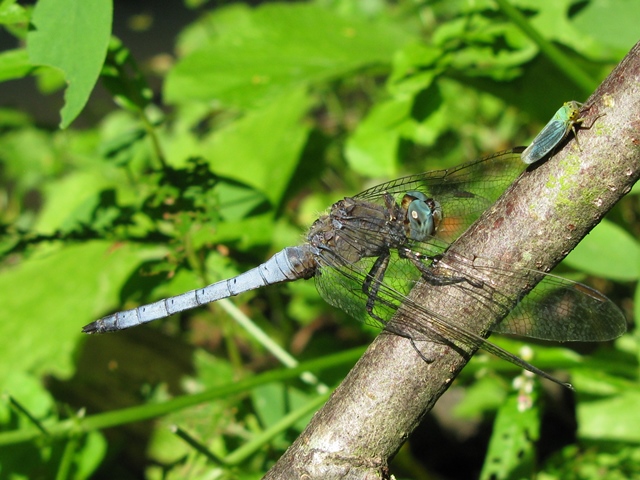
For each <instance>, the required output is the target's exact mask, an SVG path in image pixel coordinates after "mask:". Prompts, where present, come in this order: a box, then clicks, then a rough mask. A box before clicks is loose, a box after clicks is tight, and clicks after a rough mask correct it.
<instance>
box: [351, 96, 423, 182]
mask: <svg viewBox="0 0 640 480" xmlns="http://www.w3.org/2000/svg"><path fill="white" fill-rule="evenodd" d="M412 104H413V99H412V98H404V99H402V100H389V101H387V102H384V103H380V104H378V105H376V106H374V107H373V109H372V111H371V112H369V115H368V116H367V118H366V119H365V120H364V121H363V122H362V123H360V125H359V126H358V128H357V130H356V131H355V133H354V134H353V135H352V136H351V138H350V139H349V141H348V143H347V147H346V155H347V161H348V162H349V166H350V167H351V168H352V169H353V170H355V171H356V172H358V173H360V174H363V175H367V176H369V177H381V176H391V175H393V174H395V173H396V171H397V157H398V146H399V143H400V138H401V137H400V133H401V130H402V127H403V126H404V124H405V122H407V121H408V117H409V114H410V112H411V107H412Z"/></svg>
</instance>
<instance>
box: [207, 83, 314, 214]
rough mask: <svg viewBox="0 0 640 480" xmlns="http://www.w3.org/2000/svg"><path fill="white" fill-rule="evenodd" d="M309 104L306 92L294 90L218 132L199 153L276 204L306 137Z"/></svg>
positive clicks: (219, 171) (216, 168) (220, 172)
mask: <svg viewBox="0 0 640 480" xmlns="http://www.w3.org/2000/svg"><path fill="white" fill-rule="evenodd" d="M309 105H310V103H309V98H308V97H307V96H306V94H305V92H304V91H303V90H302V89H294V90H293V91H291V92H289V93H287V94H285V95H282V97H281V98H280V101H279V102H274V103H272V104H270V105H268V106H266V107H265V108H262V109H256V110H253V111H252V112H251V113H249V114H247V115H246V116H245V117H243V118H241V119H240V120H238V121H236V122H234V123H232V124H230V125H229V126H228V127H226V128H224V129H222V130H218V131H216V132H213V133H212V134H211V135H210V136H209V137H208V138H207V139H205V140H204V141H203V142H202V147H201V151H200V154H201V155H202V156H203V157H205V158H206V159H208V160H209V162H210V164H211V169H212V170H213V172H214V173H216V174H218V175H222V176H225V177H228V178H232V179H234V180H238V181H239V182H242V183H244V184H247V185H250V186H252V187H255V188H256V189H258V190H260V191H261V192H263V193H264V194H265V196H266V197H267V198H268V199H269V200H270V201H271V202H272V204H274V205H277V204H278V203H279V202H280V199H281V198H282V195H283V193H284V191H285V190H286V188H287V186H288V185H289V181H290V179H291V176H292V175H293V172H294V171H295V168H296V166H297V164H298V161H299V159H300V152H301V150H302V148H303V146H304V142H305V140H306V138H307V133H308V130H309V129H308V126H307V125H305V124H303V122H302V118H303V116H304V115H305V113H306V112H307V110H308V108H309ZM274 166H275V168H274Z"/></svg>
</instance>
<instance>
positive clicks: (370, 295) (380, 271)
mask: <svg viewBox="0 0 640 480" xmlns="http://www.w3.org/2000/svg"><path fill="white" fill-rule="evenodd" d="M389 258H390V254H389V252H386V253H385V254H382V255H380V256H379V257H378V258H377V259H376V261H375V263H374V264H373V267H371V270H370V271H369V273H368V274H367V276H366V278H365V280H364V282H363V283H362V291H363V292H364V294H365V295H366V296H367V313H368V314H369V315H370V316H371V317H373V318H374V319H376V320H377V321H379V322H381V323H382V324H383V325H384V324H385V323H386V321H385V320H383V319H382V318H380V317H379V316H378V315H376V314H375V313H374V311H373V307H374V305H375V303H376V299H377V297H378V291H379V290H380V286H381V285H382V279H383V278H384V273H385V272H386V271H387V267H388V266H389Z"/></svg>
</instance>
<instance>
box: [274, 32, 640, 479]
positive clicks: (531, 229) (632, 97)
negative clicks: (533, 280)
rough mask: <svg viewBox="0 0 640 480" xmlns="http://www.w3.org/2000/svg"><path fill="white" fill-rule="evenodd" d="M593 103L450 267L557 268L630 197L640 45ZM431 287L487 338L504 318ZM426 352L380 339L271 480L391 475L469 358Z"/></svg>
mask: <svg viewBox="0 0 640 480" xmlns="http://www.w3.org/2000/svg"><path fill="white" fill-rule="evenodd" d="M585 106H589V107H590V109H589V110H588V111H586V112H585V116H586V117H587V118H586V121H585V125H586V126H589V125H590V124H591V123H592V121H593V120H595V119H596V118H597V121H596V122H595V125H594V127H593V128H591V129H584V128H583V129H581V130H580V131H579V133H578V135H579V139H580V146H581V150H580V149H578V147H577V145H576V142H575V140H573V139H572V140H570V141H568V142H566V143H565V145H564V148H563V149H562V150H560V151H558V152H557V154H556V155H555V156H553V157H552V158H550V159H549V160H547V161H546V162H544V163H542V164H540V165H537V166H534V167H533V168H529V169H528V170H527V171H526V172H525V173H524V174H523V175H522V176H521V177H520V178H519V179H518V181H516V182H515V183H514V184H513V185H512V186H511V187H510V188H509V189H508V191H507V192H506V193H505V194H504V195H503V196H502V197H501V198H500V199H499V200H498V202H497V203H496V204H495V205H494V206H493V207H492V208H491V209H489V210H488V211H487V212H485V214H484V215H483V216H482V217H481V218H480V219H479V221H478V222H476V223H475V224H474V225H473V226H472V227H471V228H470V229H469V230H468V231H467V232H465V234H464V235H462V236H461V237H460V238H459V239H458V241H456V242H455V243H454V244H453V246H452V247H451V248H450V249H449V251H448V253H447V254H446V256H445V261H447V262H451V263H455V262H456V259H458V258H460V257H459V256H462V257H464V258H474V257H475V256H477V257H484V258H491V259H498V260H500V261H504V262H508V263H510V264H516V265H518V266H519V267H524V268H532V269H538V270H542V271H549V270H550V269H551V268H553V267H554V266H555V265H556V264H557V263H558V262H560V260H562V258H564V257H565V256H566V255H567V254H568V253H569V251H571V250H572V249H573V248H574V247H575V246H576V245H577V244H578V242H579V241H580V240H581V239H582V238H583V237H584V236H585V235H587V233H589V231H590V230H591V229H592V228H593V227H594V226H596V225H597V224H598V222H599V221H600V220H601V219H602V218H603V217H604V215H605V214H606V213H607V212H608V211H609V210H610V209H611V208H612V207H613V205H614V204H615V203H616V202H617V201H618V200H620V198H622V197H623V196H624V195H625V194H626V193H628V192H629V190H630V189H631V187H632V186H633V184H634V183H635V182H636V180H637V179H638V177H639V176H640V44H638V45H636V46H635V47H634V48H633V49H632V50H631V52H630V53H629V54H628V55H627V57H626V58H625V59H624V60H623V61H622V62H621V63H620V65H618V67H616V69H615V70H614V71H613V72H612V73H611V74H610V75H609V77H608V78H607V79H606V80H605V82H604V83H603V84H602V85H601V86H600V87H599V88H598V90H597V91H596V92H595V93H594V94H593V95H592V96H591V97H590V98H589V99H588V100H587V102H585ZM599 115H602V116H600V117H599V118H598V116H599ZM523 167H524V165H523ZM523 170H524V168H523ZM523 283H525V282H523ZM528 286H530V285H528ZM430 288H431V287H429V286H423V287H421V288H418V287H416V288H415V289H414V290H413V291H412V292H411V297H412V299H413V300H414V301H416V302H419V303H420V304H421V305H422V306H423V307H424V308H426V309H428V310H429V311H440V312H447V313H446V315H447V317H448V318H459V321H460V325H463V326H464V327H465V328H467V329H469V330H472V331H475V332H478V333H480V334H482V332H483V331H485V330H486V329H487V328H489V325H491V324H492V323H493V322H494V321H495V320H496V319H495V318H490V316H488V315H487V314H486V312H483V311H482V308H481V307H478V305H475V304H474V302H473V299H472V298H471V297H469V298H468V299H467V300H466V304H465V306H464V314H461V312H460V311H458V312H455V311H450V310H447V308H449V307H456V305H457V304H455V305H442V304H439V298H438V296H435V295H430V294H429V289H430ZM440 288H441V287H440ZM526 288H527V285H525V284H523V285H522V286H521V291H520V292H518V291H513V292H510V293H512V294H513V295H518V294H519V293H521V292H522V291H525V290H526ZM476 303H477V302H476ZM399 314H401V313H399ZM478 316H481V317H482V318H483V322H484V323H483V325H482V326H479V325H478V323H477V320H478ZM427 348H428V352H429V353H428V355H430V356H431V357H433V358H434V361H433V362H431V363H426V362H424V360H423V359H421V358H420V357H419V356H418V355H417V354H416V352H415V350H414V348H413V347H412V346H411V344H410V342H409V341H408V340H407V339H405V338H402V337H398V336H395V335H390V334H381V335H379V336H378V338H377V339H376V340H375V341H374V342H373V343H372V344H371V346H370V348H369V349H368V350H367V352H366V353H365V355H364V356H363V357H362V358H361V359H360V361H359V362H358V363H357V365H356V366H355V367H354V368H353V370H352V371H351V372H350V373H349V375H348V376H347V377H346V378H345V380H344V381H343V382H342V384H341V385H340V386H339V387H338V389H337V390H336V391H335V392H334V394H333V396H332V397H331V398H330V400H329V401H328V402H327V404H326V405H325V406H324V407H323V408H322V409H321V410H320V411H319V412H317V413H316V415H315V416H314V418H313V419H312V421H311V422H310V424H309V425H308V427H307V429H306V430H305V431H304V432H303V433H302V434H301V435H300V437H299V438H298V439H297V440H296V441H295V442H294V443H293V445H292V446H291V447H290V448H289V449H288V450H287V452H286V453H285V454H284V455H283V456H282V457H281V459H280V460H279V461H278V463H277V464H276V465H275V466H274V467H273V468H272V469H271V470H270V471H269V472H268V474H267V475H266V477H265V478H268V479H289V478H291V479H294V478H295V479H324V480H326V479H373V478H376V479H378V478H387V477H388V468H387V465H388V462H389V460H390V459H391V458H392V457H393V456H394V454H395V453H396V452H397V451H398V449H399V448H400V446H401V445H402V443H403V442H404V441H405V440H406V439H407V437H408V436H409V434H410V433H411V432H412V431H413V429H414V428H415V427H416V426H417V425H418V423H419V422H420V421H421V419H422V418H423V417H424V415H425V414H426V413H427V412H428V411H429V410H430V409H431V408H432V407H433V405H434V404H435V403H436V401H437V400H438V398H439V397H440V396H441V395H442V394H443V393H444V392H445V391H446V390H447V388H448V387H449V386H450V385H451V382H452V380H453V379H454V378H455V377H456V375H457V374H458V373H459V372H460V370H461V369H462V368H463V367H464V366H465V364H466V363H467V361H468V357H469V355H461V353H460V352H459V351H457V350H459V349H455V348H449V347H446V346H443V345H441V344H437V343H432V344H430V345H429V346H428V347H427ZM421 350H422V349H421ZM468 353H472V352H468Z"/></svg>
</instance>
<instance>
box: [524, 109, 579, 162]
mask: <svg viewBox="0 0 640 480" xmlns="http://www.w3.org/2000/svg"><path fill="white" fill-rule="evenodd" d="M563 108H564V107H563ZM556 116H557V114H556ZM556 116H554V118H553V119H552V120H551V121H550V122H549V123H547V124H546V125H545V127H544V128H543V129H542V131H541V132H540V133H539V134H538V135H537V136H536V138H534V139H533V141H532V142H531V145H529V146H528V147H527V148H526V149H525V151H524V152H522V161H523V162H524V163H526V164H527V165H531V164H532V163H535V162H537V161H538V160H540V159H542V158H543V157H544V156H545V155H547V154H548V153H549V152H550V151H551V150H553V149H554V148H555V147H556V145H558V143H560V142H561V141H562V139H563V138H564V137H565V135H566V134H567V132H568V131H569V128H570V127H569V126H568V125H567V123H566V122H564V121H562V120H560V119H557V118H556Z"/></svg>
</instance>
